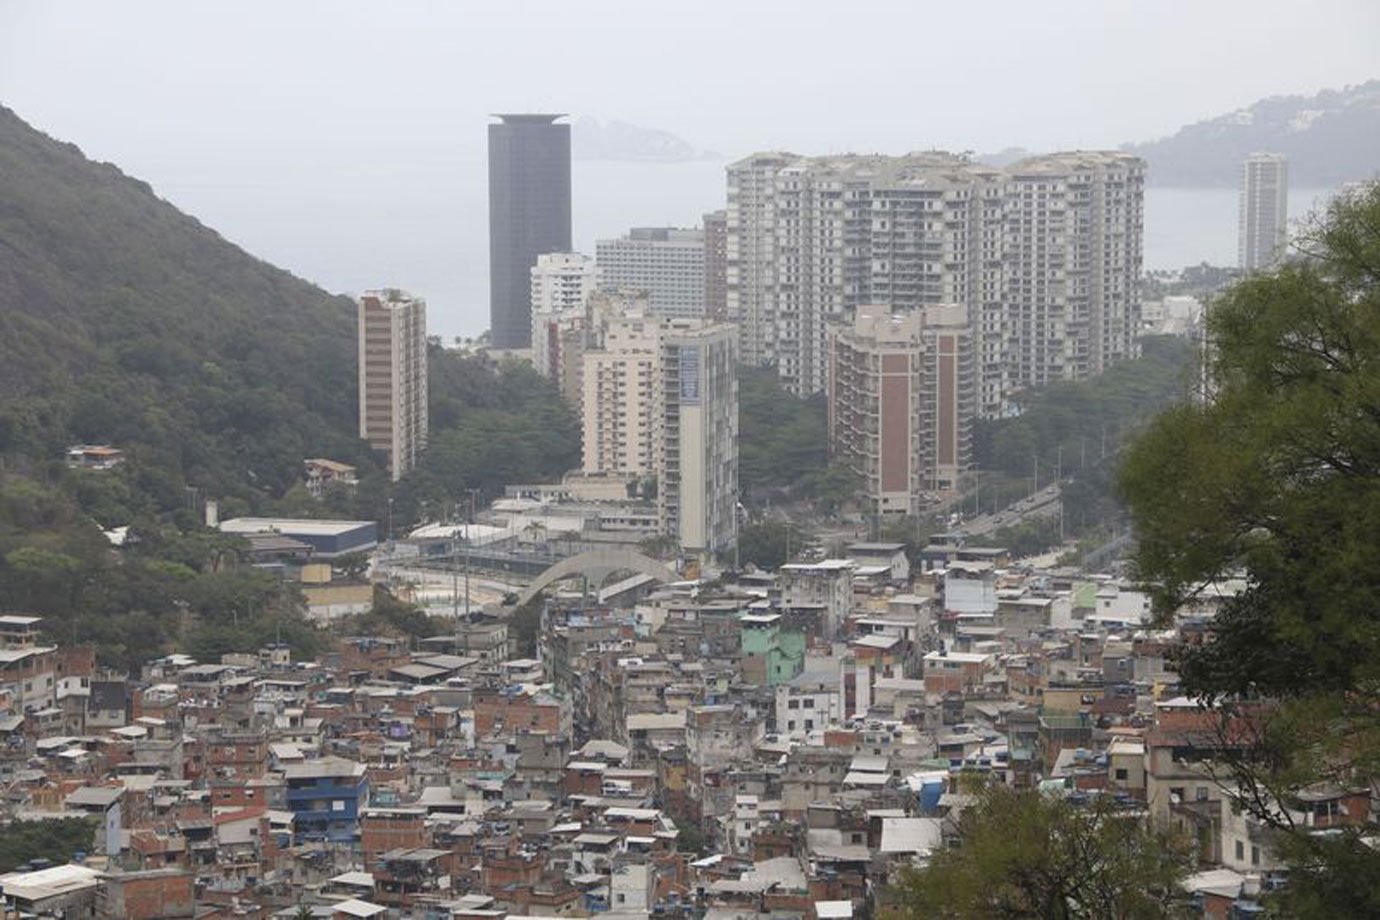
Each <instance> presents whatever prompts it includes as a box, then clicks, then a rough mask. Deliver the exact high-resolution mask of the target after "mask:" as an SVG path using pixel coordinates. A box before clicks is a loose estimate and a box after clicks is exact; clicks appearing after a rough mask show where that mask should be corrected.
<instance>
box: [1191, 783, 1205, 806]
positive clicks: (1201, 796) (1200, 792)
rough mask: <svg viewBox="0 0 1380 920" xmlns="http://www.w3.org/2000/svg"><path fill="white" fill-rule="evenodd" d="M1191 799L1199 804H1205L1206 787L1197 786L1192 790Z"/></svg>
mask: <svg viewBox="0 0 1380 920" xmlns="http://www.w3.org/2000/svg"><path fill="white" fill-rule="evenodd" d="M1193 797H1194V798H1195V799H1197V800H1198V801H1200V802H1206V801H1207V800H1208V787H1207V786H1199V787H1198V788H1197V789H1195V790H1194V792H1193Z"/></svg>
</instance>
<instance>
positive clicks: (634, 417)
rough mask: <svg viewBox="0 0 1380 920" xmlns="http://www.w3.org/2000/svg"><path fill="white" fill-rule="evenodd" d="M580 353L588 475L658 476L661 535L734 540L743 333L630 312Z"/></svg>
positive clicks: (688, 540)
mask: <svg viewBox="0 0 1380 920" xmlns="http://www.w3.org/2000/svg"><path fill="white" fill-rule="evenodd" d="M601 326H602V331H601V333H600V338H601V342H600V344H599V346H598V347H597V348H591V349H590V350H588V351H586V352H585V354H584V371H583V400H582V406H581V417H582V422H583V447H584V451H583V456H584V470H585V472H586V473H631V474H634V475H638V476H647V475H651V476H655V477H656V479H657V511H658V519H659V522H660V530H661V532H662V533H664V534H667V535H669V536H673V537H675V538H676V539H677V541H678V542H679V544H680V545H681V546H682V547H683V548H685V549H687V550H689V551H692V552H708V551H717V550H721V549H725V548H727V547H728V546H731V545H732V543H733V541H734V540H735V539H736V537H737V516H736V508H737V500H738V380H737V332H736V330H734V329H733V327H732V326H730V325H727V324H723V323H708V322H705V321H704V320H699V319H685V318H668V317H661V316H656V315H653V314H650V313H646V312H627V313H623V314H620V315H615V316H608V317H604V318H602V320H601Z"/></svg>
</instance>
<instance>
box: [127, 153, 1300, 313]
mask: <svg viewBox="0 0 1380 920" xmlns="http://www.w3.org/2000/svg"><path fill="white" fill-rule="evenodd" d="M160 165H162V166H163V167H164V169H162V170H158V171H157V172H159V173H161V175H151V174H150V173H151V172H153V170H149V171H145V172H144V173H143V174H144V175H146V176H148V178H149V179H150V181H151V183H152V184H153V186H154V188H155V190H156V191H157V192H158V193H159V194H160V195H163V196H164V197H166V198H168V199H169V200H170V201H172V202H173V203H174V204H176V205H177V206H178V207H181V208H182V209H183V210H186V211H188V212H189V213H191V214H193V215H195V216H196V217H197V218H199V219H200V220H201V221H202V222H203V223H205V224H207V225H208V226H210V227H213V228H215V229H217V230H218V231H220V232H221V233H222V234H223V235H225V236H226V237H227V238H229V239H230V240H232V241H234V242H236V243H238V244H240V245H241V246H243V247H244V248H245V249H247V250H248V251H250V252H251V253H253V254H254V255H257V256H259V257H260V258H263V259H265V260H267V261H269V262H272V263H274V264H275V265H279V266H281V267H283V268H286V269H288V270H290V271H292V272H294V273H295V274H298V275H300V276H302V277H304V278H307V279H309V280H311V281H313V282H315V283H317V284H319V285H321V286H322V287H325V288H326V289H328V290H331V291H338V292H342V293H347V294H353V293H357V292H359V291H362V290H366V289H368V288H373V287H382V286H395V287H402V288H406V289H407V290H410V291H412V292H414V293H416V294H419V295H421V296H424V297H425V298H426V299H427V304H428V325H429V326H430V328H431V330H432V331H433V332H434V333H437V334H440V335H441V336H443V337H444V338H445V339H447V340H450V339H451V338H453V337H455V336H460V335H474V334H476V333H478V332H480V331H482V330H483V329H485V328H487V326H488V312H489V308H488V203H487V186H486V177H485V167H484V164H483V163H475V162H467V163H456V162H454V161H451V162H447V161H445V160H444V158H442V157H439V156H437V157H430V156H428V157H425V158H417V159H414V160H412V161H410V162H406V163H399V164H378V165H376V166H371V167H370V168H369V169H367V170H361V169H359V168H358V167H352V168H348V169H347V168H344V167H343V166H340V167H336V168H332V167H331V166H329V165H322V166H320V167H318V168H315V169H308V168H302V169H298V170H295V171H293V172H290V173H287V172H281V171H277V172H272V173H269V172H263V173H261V174H259V175H257V176H256V175H253V174H248V175H245V176H244V177H243V179H242V181H239V182H237V184H235V185H233V186H228V185H222V184H217V183H216V182H214V181H212V180H211V179H210V178H209V177H208V176H206V175H202V174H200V173H199V171H198V169H197V167H196V166H195V165H194V164H187V163H185V162H183V163H179V164H177V165H176V166H175V167H173V166H171V165H170V164H167V163H164V164H160ZM725 165H726V161H722V160H695V161H689V162H681V163H643V162H622V161H602V160H601V161H591V160H577V161H576V162H575V163H574V164H573V167H572V170H573V171H572V195H573V202H572V205H573V210H574V226H573V235H574V244H575V248H576V249H577V250H579V251H582V252H586V253H589V254H591V255H592V254H593V252H594V241H595V240H597V239H601V238H604V237H610V236H617V235H619V234H621V233H623V232H625V231H626V230H627V229H628V228H629V227H634V226H668V225H669V226H693V225H695V224H697V223H698V222H699V220H700V217H701V215H703V214H704V213H705V212H707V211H712V210H715V209H717V208H722V207H723V206H724V195H725V188H724V167H725ZM1325 196H1326V190H1323V189H1295V190H1293V191H1292V192H1291V193H1290V196H1289V213H1290V217H1291V219H1293V218H1298V217H1301V216H1303V215H1304V214H1306V213H1307V212H1308V210H1309V209H1310V208H1311V207H1313V206H1314V205H1315V204H1316V203H1318V202H1319V201H1320V200H1321V199H1323V198H1325ZM1236 205H1237V202H1236V192H1235V190H1232V189H1185V188H1159V187H1152V188H1149V189H1147V191H1146V193H1145V266H1146V268H1182V267H1183V266H1186V265H1194V264H1197V263H1199V262H1203V261H1207V262H1211V263H1213V264H1218V265H1232V264H1235V262H1236Z"/></svg>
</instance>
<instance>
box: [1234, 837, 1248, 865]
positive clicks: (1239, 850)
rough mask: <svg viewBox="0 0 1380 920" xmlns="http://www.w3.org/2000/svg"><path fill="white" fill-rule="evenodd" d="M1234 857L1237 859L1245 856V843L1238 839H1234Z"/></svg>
mask: <svg viewBox="0 0 1380 920" xmlns="http://www.w3.org/2000/svg"><path fill="white" fill-rule="evenodd" d="M1236 858H1237V860H1242V859H1245V858H1246V845H1245V844H1244V843H1242V842H1241V841H1240V840H1238V841H1236Z"/></svg>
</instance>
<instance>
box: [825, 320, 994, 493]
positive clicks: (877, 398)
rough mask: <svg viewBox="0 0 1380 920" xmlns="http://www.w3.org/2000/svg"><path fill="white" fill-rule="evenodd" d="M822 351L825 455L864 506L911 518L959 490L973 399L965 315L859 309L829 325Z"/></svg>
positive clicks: (967, 460) (966, 457)
mask: <svg viewBox="0 0 1380 920" xmlns="http://www.w3.org/2000/svg"><path fill="white" fill-rule="evenodd" d="M829 345H830V347H829V363H830V368H829V381H830V383H829V440H830V451H831V453H832V454H833V455H834V456H835V457H836V458H839V459H841V460H842V461H843V462H845V463H846V464H848V465H849V467H851V468H852V470H853V471H854V473H855V474H856V475H857V476H858V479H859V481H860V483H861V486H862V492H863V494H864V496H865V497H866V498H867V500H868V502H869V504H870V505H871V507H872V508H873V509H874V510H875V511H876V512H877V513H879V514H883V515H903V514H915V513H918V512H919V511H920V510H921V509H922V508H923V507H924V506H925V504H926V503H927V502H929V501H931V500H933V499H936V498H942V497H944V496H947V495H951V494H954V493H955V492H957V490H958V488H959V477H960V476H961V475H962V473H963V472H965V471H966V470H967V469H968V468H969V465H970V463H971V456H972V446H971V442H972V422H973V418H974V415H975V412H974V408H975V407H974V403H975V401H976V394H977V391H976V380H975V375H974V360H973V347H972V334H971V332H970V330H969V325H968V317H967V311H966V310H964V308H963V307H961V306H934V307H927V308H925V309H924V310H915V311H911V312H908V313H901V314H894V313H892V312H890V310H889V309H888V308H886V307H879V306H863V307H859V308H858V310H857V311H856V312H855V314H854V315H853V318H852V319H851V321H849V322H847V323H839V324H836V325H834V326H833V327H832V328H831V329H830V337H829Z"/></svg>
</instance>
